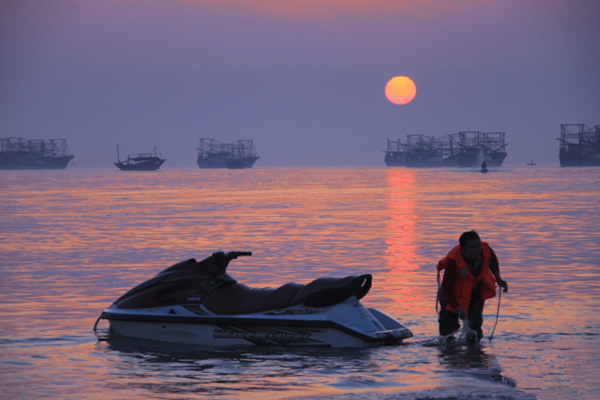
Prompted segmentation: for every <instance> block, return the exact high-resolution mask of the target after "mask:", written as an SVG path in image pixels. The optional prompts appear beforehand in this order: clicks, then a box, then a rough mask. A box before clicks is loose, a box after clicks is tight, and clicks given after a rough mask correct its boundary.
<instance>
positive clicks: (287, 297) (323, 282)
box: [203, 274, 372, 314]
mask: <svg viewBox="0 0 600 400" xmlns="http://www.w3.org/2000/svg"><path fill="white" fill-rule="evenodd" d="M371 281H372V276H371V275H370V274H365V275H360V276H355V275H353V276H347V277H344V278H318V279H315V280H314V281H312V282H310V283H308V284H306V285H301V284H298V283H288V284H285V285H283V286H281V287H279V288H276V289H274V288H268V287H267V288H252V287H249V286H246V285H244V284H241V283H231V284H227V285H224V286H222V287H220V288H219V290H216V291H214V292H212V293H210V294H209V295H208V296H207V297H206V298H205V299H204V301H203V304H204V306H205V307H207V308H208V309H209V310H211V311H212V312H215V313H218V314H248V313H253V312H260V311H266V310H273V309H281V308H286V307H291V306H295V305H301V304H302V305H305V306H308V307H327V306H331V305H334V304H338V303H341V302H342V301H344V300H346V299H347V298H349V297H350V296H353V295H356V297H357V298H358V299H361V298H362V297H364V296H365V295H366V294H367V293H368V292H369V289H370V288H371Z"/></svg>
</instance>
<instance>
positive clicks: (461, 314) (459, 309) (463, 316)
mask: <svg viewBox="0 0 600 400" xmlns="http://www.w3.org/2000/svg"><path fill="white" fill-rule="evenodd" d="M456 312H457V313H458V318H460V319H462V320H465V319H467V313H466V311H465V310H463V309H462V307H461V306H458V307H456Z"/></svg>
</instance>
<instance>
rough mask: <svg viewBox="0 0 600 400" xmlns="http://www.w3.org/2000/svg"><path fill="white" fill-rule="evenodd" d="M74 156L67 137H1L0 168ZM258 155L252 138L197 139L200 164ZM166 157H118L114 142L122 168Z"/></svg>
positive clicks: (62, 163)
mask: <svg viewBox="0 0 600 400" xmlns="http://www.w3.org/2000/svg"><path fill="white" fill-rule="evenodd" d="M73 158H75V156H74V155H73V154H71V152H70V151H69V149H68V147H67V141H66V139H51V140H41V139H40V140H26V139H23V138H1V139H0V169H65V168H66V167H67V164H68V163H69V161H71V160H72V159H73ZM259 158H260V157H259V156H258V152H257V151H256V148H255V147H254V143H253V141H252V140H236V141H234V142H231V143H221V142H218V141H217V140H215V139H206V138H203V139H200V145H199V147H198V160H197V162H198V167H199V168H229V169H246V168H252V166H253V165H254V163H255V162H256V160H258V159H259ZM165 161H166V158H163V157H162V154H161V153H158V152H157V151H156V146H154V151H153V152H146V153H129V154H128V155H127V157H126V158H124V159H123V160H121V154H120V152H119V145H118V144H117V162H115V163H114V164H115V165H116V166H117V168H119V169H120V170H121V171H156V170H157V169H159V168H160V166H161V165H163V163H164V162H165Z"/></svg>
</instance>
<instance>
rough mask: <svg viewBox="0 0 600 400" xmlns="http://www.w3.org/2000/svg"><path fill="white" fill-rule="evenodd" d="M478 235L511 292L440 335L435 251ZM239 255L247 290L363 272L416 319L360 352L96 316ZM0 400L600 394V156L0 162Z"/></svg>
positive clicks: (388, 302)
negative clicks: (404, 161)
mask: <svg viewBox="0 0 600 400" xmlns="http://www.w3.org/2000/svg"><path fill="white" fill-rule="evenodd" d="M468 229H476V230H477V231H478V232H479V233H480V235H481V236H482V238H483V239H484V240H486V241H488V242H489V243H490V244H491V246H492V247H493V248H494V249H495V250H496V253H497V254H498V256H499V258H500V265H501V270H502V275H503V277H504V279H505V280H507V281H508V283H509V285H510V289H509V292H508V294H503V295H502V298H501V304H500V316H499V321H498V325H497V328H496V331H495V335H494V339H493V340H492V341H490V340H489V339H488V337H489V334H490V333H491V330H492V328H493V326H494V321H495V316H496V311H497V306H498V298H497V297H496V298H494V299H492V300H490V301H488V302H487V305H486V311H485V318H486V320H485V324H484V333H485V334H486V335H487V337H486V338H484V340H483V341H482V343H483V346H482V348H481V349H465V348H455V349H442V348H439V347H428V346H424V344H425V343H426V342H427V341H430V340H432V339H434V338H436V337H437V319H436V314H435V300H434V299H435V292H436V288H437V286H436V285H437V283H436V271H435V265H436V262H437V261H438V259H440V258H441V257H443V256H444V255H445V254H446V253H447V251H448V250H450V249H451V248H452V247H453V246H454V245H455V244H456V243H457V239H458V236H459V234H460V233H461V232H462V231H465V230H468ZM218 250H223V251H230V250H248V251H252V252H253V254H254V255H253V256H252V257H249V258H243V259H239V260H236V261H233V262H232V264H230V267H229V273H230V274H231V275H232V276H233V277H234V278H236V279H237V280H238V281H240V282H242V283H246V284H248V285H251V286H257V287H264V286H280V285H282V284H284V283H287V282H291V281H295V282H298V283H307V282H309V281H311V280H313V279H315V278H317V277H323V276H345V275H351V274H362V273H371V274H372V275H373V278H374V283H373V288H372V289H371V291H370V293H369V294H368V295H367V296H366V297H365V298H364V299H363V303H364V304H365V305H367V306H370V307H375V308H378V309H380V310H382V311H384V312H386V313H388V314H390V315H392V316H393V317H395V318H397V319H399V320H400V321H402V322H403V323H404V324H405V325H407V326H408V327H409V328H410V329H411V330H412V331H413V333H414V335H415V336H414V337H413V338H412V339H410V340H408V341H407V342H406V343H405V344H404V345H401V346H392V347H379V348H368V349H352V350H348V349H340V350H323V349H319V350H314V349H313V350H311V349H301V350H294V349H288V348H251V349H229V350H222V349H221V350H219V349H211V348H198V347H189V346H174V345H166V344H160V343H153V342H141V341H136V340H129V339H125V338H118V337H114V335H109V332H108V324H107V323H106V321H102V322H101V323H100V325H99V329H98V331H97V332H94V331H93V330H92V327H93V325H94V322H95V321H96V318H97V317H98V316H99V314H100V313H101V311H102V310H103V309H104V308H105V307H107V306H109V305H110V304H111V303H112V302H113V301H114V300H115V299H116V298H117V297H119V296H120V295H121V294H123V293H124V292H125V291H126V290H128V289H129V288H131V287H133V286H134V285H136V284H138V283H140V282H142V281H144V280H146V279H147V278H149V277H151V276H153V275H154V274H156V273H157V272H159V271H160V270H162V269H163V268H165V267H166V266H169V265H171V264H173V263H175V262H178V261H181V260H184V259H187V258H190V257H195V258H197V259H202V258H204V257H206V256H208V255H210V254H211V253H212V252H214V251H218ZM0 291H1V293H2V297H3V300H2V302H1V303H0V321H1V324H0V386H1V387H0V389H1V392H0V393H1V394H0V397H1V398H6V399H40V398H51V399H104V398H106V399H138V398H139V399H146V398H152V399H192V398H202V397H206V398H209V397H210V398H223V399H229V398H244V399H266V398H269V399H278V398H296V397H307V398H315V397H317V398H335V399H362V398H375V399H413V398H427V399H447V398H451V397H456V398H469V399H484V398H485V399H488V398H494V399H500V398H502V399H536V398H537V399H567V398H568V399H575V398H577V399H596V398H597V396H598V393H600V383H598V368H599V367H600V312H598V308H599V306H600V168H559V167H556V166H551V165H547V166H544V165H538V166H534V167H527V166H522V167H520V166H519V167H511V166H508V167H503V168H499V169H492V170H491V171H490V173H488V174H481V173H479V172H477V171H475V170H471V169H422V170H417V169H405V168H385V167H383V168H377V167H372V168H260V167H258V168H254V169H251V170H238V171H233V170H200V169H191V168H190V169H169V168H165V169H164V170H161V171H156V172H120V171H116V170H112V169H67V170H64V171H0Z"/></svg>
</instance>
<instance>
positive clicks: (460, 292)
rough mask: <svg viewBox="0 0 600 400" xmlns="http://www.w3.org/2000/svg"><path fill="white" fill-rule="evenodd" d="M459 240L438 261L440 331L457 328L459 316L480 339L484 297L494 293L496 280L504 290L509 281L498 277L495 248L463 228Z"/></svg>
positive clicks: (446, 331) (451, 330) (449, 331)
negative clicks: (441, 276)
mask: <svg viewBox="0 0 600 400" xmlns="http://www.w3.org/2000/svg"><path fill="white" fill-rule="evenodd" d="M458 242H459V244H458V245H457V246H456V247H454V248H453V249H452V250H450V252H449V253H448V255H446V257H444V258H443V259H441V260H440V261H439V262H438V265H437V270H438V283H439V280H440V271H442V270H444V278H443V280H442V283H441V286H440V288H439V290H438V300H439V302H440V306H441V310H440V312H439V315H438V317H439V319H438V322H439V330H440V335H442V336H448V335H450V334H452V333H453V332H455V331H457V330H458V329H459V328H460V324H459V321H458V320H459V319H461V320H462V321H463V323H468V324H469V325H468V326H469V328H471V329H472V330H473V331H475V333H476V334H477V337H476V338H475V337H473V338H468V339H469V340H470V341H473V342H474V341H475V340H476V341H477V342H479V341H480V340H481V338H482V337H483V331H482V330H481V327H482V325H483V306H484V304H485V300H487V299H489V298H491V297H494V296H495V295H496V283H498V286H500V287H501V288H502V289H504V292H505V293H506V292H507V291H508V283H506V281H505V280H503V279H502V278H501V277H500V265H499V263H498V257H496V253H494V250H492V248H491V247H490V246H489V245H488V244H487V243H486V242H482V241H481V239H480V238H479V235H478V234H477V232H475V231H468V232H464V233H463V234H462V235H460V238H459V239H458Z"/></svg>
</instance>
